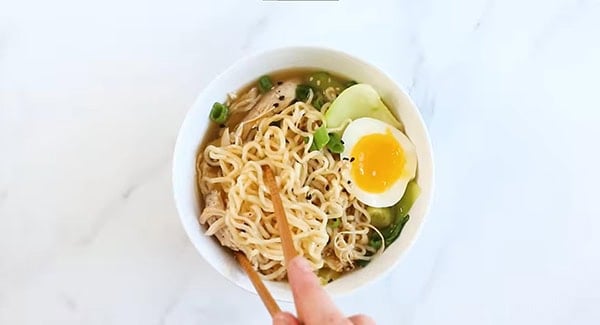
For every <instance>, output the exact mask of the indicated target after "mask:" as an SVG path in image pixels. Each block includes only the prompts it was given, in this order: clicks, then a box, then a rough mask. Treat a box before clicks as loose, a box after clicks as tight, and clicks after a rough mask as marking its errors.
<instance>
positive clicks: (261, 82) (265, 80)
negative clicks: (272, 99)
mask: <svg viewBox="0 0 600 325" xmlns="http://www.w3.org/2000/svg"><path fill="white" fill-rule="evenodd" d="M258 88H259V89H260V92H261V93H263V94H264V93H266V92H267V91H269V90H271V88H273V81H271V77H269V76H267V75H264V76H262V77H260V78H258Z"/></svg>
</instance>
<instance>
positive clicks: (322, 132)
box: [313, 125, 329, 150]
mask: <svg viewBox="0 0 600 325" xmlns="http://www.w3.org/2000/svg"><path fill="white" fill-rule="evenodd" d="M328 142H329V134H328V133H327V128H326V127H325V125H322V126H321V127H319V128H318V129H317V130H316V131H315V135H314V139H313V143H314V144H315V147H316V148H317V150H321V149H323V147H325V145H327V143H328Z"/></svg>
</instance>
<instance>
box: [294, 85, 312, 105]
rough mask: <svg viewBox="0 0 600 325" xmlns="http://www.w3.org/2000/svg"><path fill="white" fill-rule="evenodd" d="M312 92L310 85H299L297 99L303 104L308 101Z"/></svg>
mask: <svg viewBox="0 0 600 325" xmlns="http://www.w3.org/2000/svg"><path fill="white" fill-rule="evenodd" d="M310 91H311V88H310V86H309V85H298V86H297V87H296V99H297V100H299V101H302V102H305V101H307V100H308V96H309V95H310Z"/></svg>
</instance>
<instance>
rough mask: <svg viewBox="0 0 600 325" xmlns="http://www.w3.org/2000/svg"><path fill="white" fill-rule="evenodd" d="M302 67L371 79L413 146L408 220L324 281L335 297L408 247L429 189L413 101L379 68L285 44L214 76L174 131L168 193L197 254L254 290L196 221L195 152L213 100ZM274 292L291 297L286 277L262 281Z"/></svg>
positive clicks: (427, 151)
mask: <svg viewBox="0 0 600 325" xmlns="http://www.w3.org/2000/svg"><path fill="white" fill-rule="evenodd" d="M294 67H306V68H314V69H320V70H326V71H330V72H332V73H334V74H338V75H341V76H345V77H348V78H349V79H353V80H357V81H359V82H362V83H368V84H371V85H372V86H373V87H375V89H377V91H378V92H379V94H380V96H381V97H382V98H383V100H384V102H385V103H386V104H387V105H388V106H389V107H390V109H391V110H392V111H393V112H394V113H395V114H396V115H397V116H399V117H400V119H401V120H402V122H403V123H404V124H405V126H406V133H407V135H408V137H409V138H410V139H411V140H412V141H413V143H414V144H415V146H416V149H417V157H418V176H417V177H418V179H417V182H418V184H419V185H420V186H421V188H422V193H421V195H420V196H419V198H418V199H417V201H416V202H415V204H414V206H413V207H412V209H411V211H410V216H411V218H410V220H409V222H408V223H407V224H406V226H405V227H404V230H403V231H402V234H401V235H400V237H399V238H398V239H397V240H396V241H395V242H394V243H393V244H392V245H390V247H389V248H387V249H386V250H385V252H384V253H383V254H382V255H381V256H379V257H377V258H375V259H374V260H373V261H372V262H371V263H370V264H368V265H367V266H366V267H365V268H362V269H359V270H357V271H355V272H351V273H348V274H346V275H345V276H343V277H341V278H339V279H337V280H336V281H333V282H332V283H330V284H328V285H327V286H326V289H327V291H328V292H329V293H330V294H331V295H334V296H337V295H342V294H347V293H349V292H351V291H353V290H355V289H357V288H359V287H362V286H364V285H366V284H367V283H369V282H371V281H375V280H376V279H379V278H381V277H382V276H383V275H384V274H386V273H387V272H389V271H390V270H391V269H392V268H393V267H394V266H395V265H396V264H398V262H399V261H400V259H401V258H402V256H403V255H404V253H406V251H407V250H408V249H409V248H410V247H411V245H412V244H413V243H414V241H415V240H416V238H417V235H418V234H419V230H420V229H421V225H422V224H423V221H424V219H425V215H426V214H427V211H428V209H429V205H430V202H431V198H432V194H433V160H432V152H431V143H430V140H429V136H428V134H427V129H426V127H425V124H424V123H423V120H422V118H421V115H420V114H419V111H418V109H417V107H416V106H415V104H414V103H413V102H412V101H411V99H410V98H409V97H408V95H407V94H406V92H404V91H403V90H402V89H401V88H400V87H399V86H398V85H397V84H396V83H395V82H394V81H393V80H392V79H391V78H390V77H389V76H387V75H386V74H385V73H383V72H382V71H381V70H379V69H378V68H376V67H374V66H372V65H371V64H368V63H366V62H364V61H362V60H360V59H357V58H355V57H352V56H350V55H348V54H345V53H342V52H339V51H336V50H331V49H325V48H315V47H286V48H280V49H276V50H271V51H268V52H264V53H260V54H257V55H253V56H250V57H246V58H244V59H242V60H240V61H238V62H237V63H235V64H234V65H233V66H231V67H230V68H229V69H227V70H226V71H225V72H223V73H222V74H221V75H219V76H218V77H217V78H216V79H215V80H213V81H212V82H211V83H210V84H209V85H208V86H207V87H206V88H205V89H204V90H203V91H202V92H201V93H200V95H199V96H198V98H197V99H196V102H195V103H194V105H193V106H192V108H191V109H190V110H189V112H188V113H187V116H186V118H185V120H184V122H183V124H182V126H181V129H180V130H179V136H178V138H177V143H176V145H175V152H174V157H173V192H174V195H175V204H176V206H177V210H178V212H179V217H180V219H181V223H182V224H183V227H184V229H185V231H186V233H187V235H188V237H189V238H190V240H191V241H192V243H193V244H194V246H195V247H196V249H197V250H198V252H200V255H202V257H204V259H205V260H206V261H207V262H208V263H209V264H210V265H212V267H214V268H215V269H216V270H217V271H218V272H219V273H221V274H222V275H223V276H224V277H226V278H227V279H229V280H230V281H232V282H234V283H235V284H237V285H238V286H240V287H242V288H244V289H246V290H248V291H250V292H256V291H255V290H254V287H253V286H252V284H251V282H250V280H249V279H248V277H247V276H246V275H245V274H244V272H243V270H242V269H241V268H240V267H239V266H238V264H237V262H236V261H235V260H234V259H233V256H232V254H231V252H230V251H228V249H226V248H224V247H222V246H220V245H219V244H218V242H217V241H216V240H214V238H211V237H208V236H206V235H204V231H205V228H204V227H203V226H201V225H200V224H199V223H198V216H199V215H200V212H201V211H200V207H199V204H198V202H199V194H198V193H197V191H196V169H195V163H196V154H197V153H198V150H199V149H200V148H199V146H200V143H201V142H202V140H203V137H204V135H205V133H206V130H207V127H208V125H209V119H208V113H209V111H210V108H211V106H212V104H213V103H214V102H215V101H219V102H222V101H224V100H225V96H226V94H227V93H228V92H231V91H235V90H237V89H239V88H240V87H242V86H244V85H246V84H248V83H249V82H252V81H254V80H256V79H257V78H258V77H259V76H261V75H263V74H267V73H270V72H272V71H277V70H282V69H288V68H294ZM265 284H266V286H267V288H268V289H269V291H270V292H271V294H272V295H273V297H274V298H275V299H277V300H281V301H292V293H291V290H290V288H289V285H288V284H287V283H286V282H272V281H265Z"/></svg>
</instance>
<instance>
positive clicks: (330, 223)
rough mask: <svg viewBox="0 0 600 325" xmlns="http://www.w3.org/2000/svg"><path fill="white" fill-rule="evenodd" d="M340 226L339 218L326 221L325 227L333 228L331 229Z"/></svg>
mask: <svg viewBox="0 0 600 325" xmlns="http://www.w3.org/2000/svg"><path fill="white" fill-rule="evenodd" d="M341 224H342V221H340V218H337V219H330V220H328V221H327V226H328V227H329V228H333V229H335V228H337V227H339V226H340V225H341Z"/></svg>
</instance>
